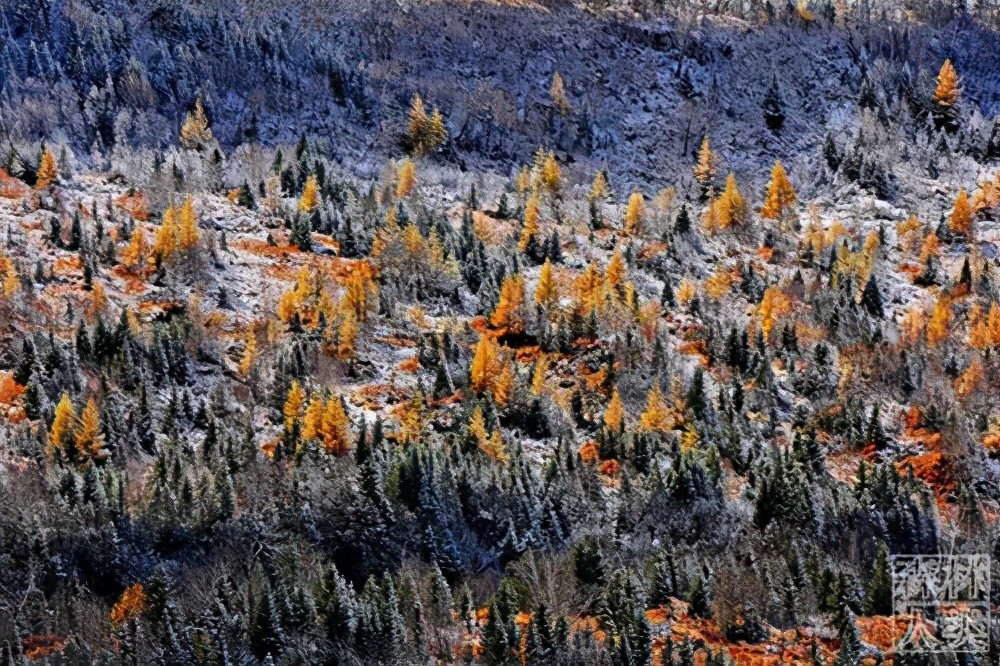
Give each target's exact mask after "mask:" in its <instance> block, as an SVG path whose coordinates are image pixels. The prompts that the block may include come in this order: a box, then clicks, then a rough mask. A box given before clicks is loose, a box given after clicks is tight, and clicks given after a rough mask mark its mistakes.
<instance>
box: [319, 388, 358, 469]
mask: <svg viewBox="0 0 1000 666" xmlns="http://www.w3.org/2000/svg"><path fill="white" fill-rule="evenodd" d="M322 429H323V448H324V449H325V450H326V452H327V453H331V454H333V455H336V456H342V455H344V454H346V453H347V452H349V451H350V450H351V429H350V421H349V419H348V418H347V412H346V411H344V403H343V402H342V401H341V399H340V398H339V397H337V396H333V397H332V398H330V399H329V400H327V401H326V407H325V409H324V410H323V428H322Z"/></svg>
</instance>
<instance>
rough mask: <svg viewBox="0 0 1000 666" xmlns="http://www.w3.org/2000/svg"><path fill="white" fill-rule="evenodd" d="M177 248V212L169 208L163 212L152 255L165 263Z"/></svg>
mask: <svg viewBox="0 0 1000 666" xmlns="http://www.w3.org/2000/svg"><path fill="white" fill-rule="evenodd" d="M177 246H178V230H177V211H176V210H175V209H174V208H173V207H170V208H167V209H166V210H165V211H163V221H162V222H161V223H160V228H159V229H157V231H156V241H155V242H154V243H153V254H154V255H155V256H156V257H158V258H159V260H160V261H166V260H167V259H169V258H170V256H171V255H173V253H174V252H175V251H176V250H177Z"/></svg>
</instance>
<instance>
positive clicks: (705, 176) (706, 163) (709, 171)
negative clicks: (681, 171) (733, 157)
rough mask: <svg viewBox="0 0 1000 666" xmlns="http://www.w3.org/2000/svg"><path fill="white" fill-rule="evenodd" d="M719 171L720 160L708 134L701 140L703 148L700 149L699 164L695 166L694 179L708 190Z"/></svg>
mask: <svg viewBox="0 0 1000 666" xmlns="http://www.w3.org/2000/svg"><path fill="white" fill-rule="evenodd" d="M717 169H718V159H717V158H716V156H715V152H714V151H713V150H712V142H711V141H709V139H708V135H707V134H706V135H705V138H703V139H702V140H701V148H699V149H698V163H697V164H695V165H694V177H695V179H696V180H697V181H698V182H699V183H700V184H701V186H702V187H704V188H707V187H709V186H710V185H711V184H712V181H714V180H715V174H716V171H717Z"/></svg>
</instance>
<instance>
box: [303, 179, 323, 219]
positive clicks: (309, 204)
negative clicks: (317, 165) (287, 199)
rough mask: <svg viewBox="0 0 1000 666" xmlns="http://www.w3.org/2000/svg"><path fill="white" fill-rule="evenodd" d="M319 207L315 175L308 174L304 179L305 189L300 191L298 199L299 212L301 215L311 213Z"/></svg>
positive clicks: (317, 185)
mask: <svg viewBox="0 0 1000 666" xmlns="http://www.w3.org/2000/svg"><path fill="white" fill-rule="evenodd" d="M318 205H319V184H318V182H317V180H316V174H314V173H313V174H309V177H308V178H306V184H305V187H304V188H303V189H302V197H301V198H300V199H299V210H300V211H302V212H303V213H311V212H312V211H313V210H314V209H315V208H316V206H318Z"/></svg>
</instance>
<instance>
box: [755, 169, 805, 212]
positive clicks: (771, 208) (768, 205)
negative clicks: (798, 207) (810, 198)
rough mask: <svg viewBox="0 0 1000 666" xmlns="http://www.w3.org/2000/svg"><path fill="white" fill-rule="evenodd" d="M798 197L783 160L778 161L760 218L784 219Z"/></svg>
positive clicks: (773, 170) (772, 171)
mask: <svg viewBox="0 0 1000 666" xmlns="http://www.w3.org/2000/svg"><path fill="white" fill-rule="evenodd" d="M796 199H797V197H796V194H795V190H794V189H792V184H791V183H790V182H789V181H788V174H787V173H786V172H785V167H784V166H782V164H781V160H776V161H775V162H774V166H773V167H772V168H771V182H770V183H769V184H768V186H767V197H766V198H765V199H764V206H763V208H761V210H760V216H761V217H764V218H767V219H769V220H781V219H784V217H785V214H786V213H788V212H789V211H790V209H791V207H792V206H794V205H795V201H796Z"/></svg>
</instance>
